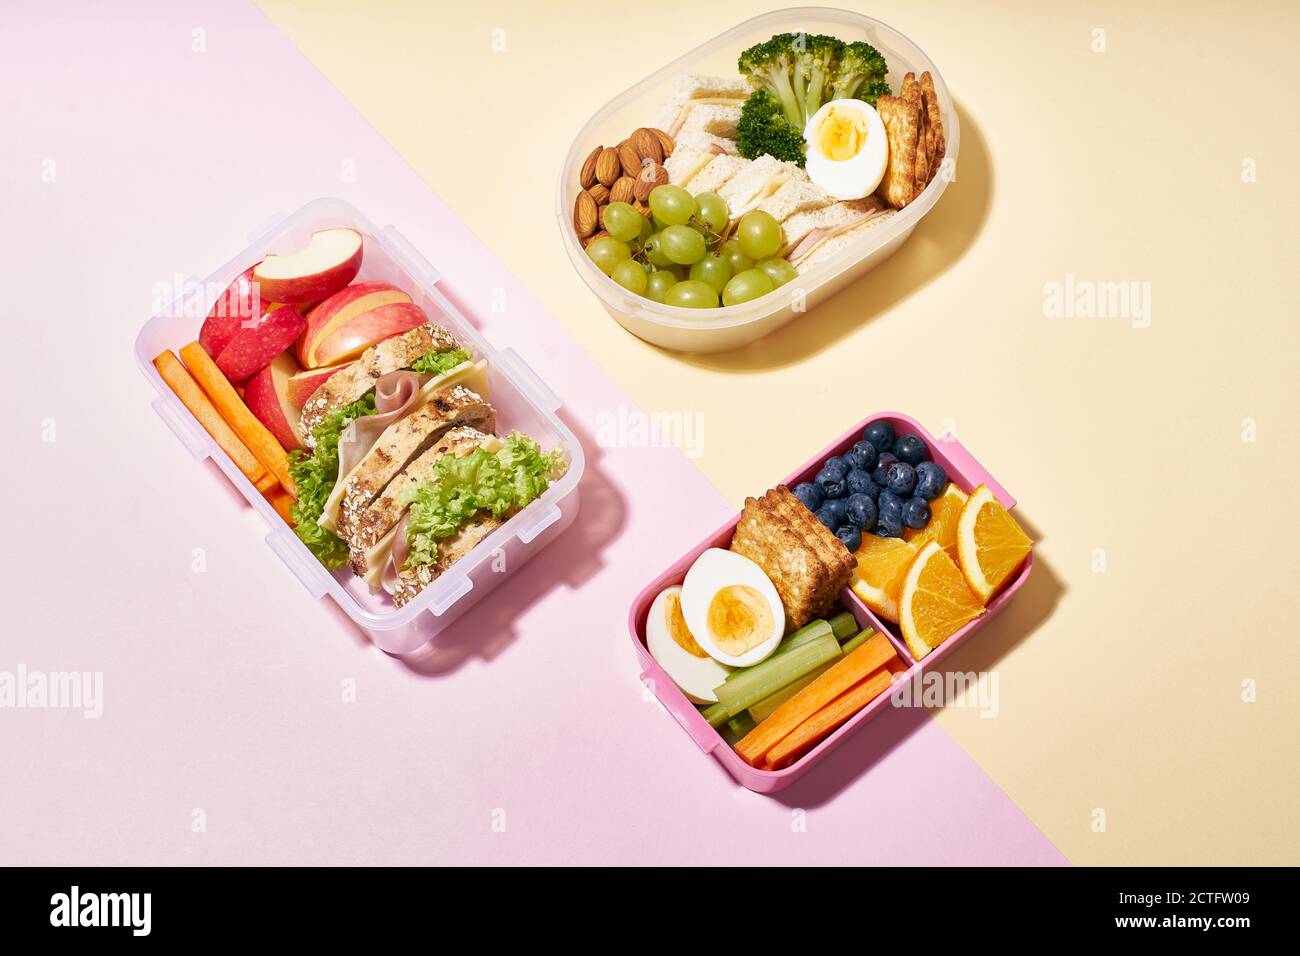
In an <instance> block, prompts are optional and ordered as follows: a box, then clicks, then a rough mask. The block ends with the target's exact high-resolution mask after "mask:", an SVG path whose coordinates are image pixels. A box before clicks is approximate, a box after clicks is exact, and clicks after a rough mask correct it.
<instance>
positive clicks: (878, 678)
mask: <svg viewBox="0 0 1300 956" xmlns="http://www.w3.org/2000/svg"><path fill="white" fill-rule="evenodd" d="M893 682H894V675H893V674H891V673H890V672H889V667H888V666H885V667H882V668H880V669H879V670H876V671H872V673H871V676H869V677H868V678H867V679H866V680H864V681H862V683H860V684H855V685H853V687H851V688H850V689H849V690H847V691H846V692H845V693H843V694H841V695H840V696H839V697H836V698H835V699H834V700H833V701H831V702H830V703H829V704H827V705H826V706H825V707H823V708H822V709H821V710H819V711H817V713H815V714H813V715H812V716H811V717H809V718H808V719H807V720H805V721H804V722H803V723H802V724H800V725H799V726H798V727H796V728H795V729H794V731H793V732H791V733H790V734H788V735H787V736H786V738H785V739H784V740H782V741H781V742H780V743H779V744H777V745H776V746H775V747H773V748H772V749H771V750H769V751H768V752H767V769H769V770H780V769H781V768H782V767H788V766H789V765H790V764H792V763H794V762H795V761H796V760H798V759H799V758H800V757H802V756H803V755H804V753H805V752H807V751H809V750H811V749H812V748H813V747H815V746H816V745H817V744H819V743H820V742H821V741H822V740H823V739H824V738H825V737H827V736H829V735H830V734H831V732H832V731H834V730H835V728H837V727H838V726H839V725H840V724H842V723H844V721H846V720H848V719H849V718H850V717H852V716H853V715H854V714H856V713H857V712H858V711H860V710H861V709H862V708H863V707H866V706H867V704H869V703H871V702H872V701H873V700H875V699H876V698H877V697H879V696H880V695H881V694H883V693H884V692H885V691H886V690H888V689H889V685H890V684H892V683H893Z"/></svg>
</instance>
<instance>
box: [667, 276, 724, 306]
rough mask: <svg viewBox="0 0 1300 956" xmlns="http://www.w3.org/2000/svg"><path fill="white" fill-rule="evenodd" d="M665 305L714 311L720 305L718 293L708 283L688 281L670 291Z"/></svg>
mask: <svg viewBox="0 0 1300 956" xmlns="http://www.w3.org/2000/svg"><path fill="white" fill-rule="evenodd" d="M664 304H665V305H676V306H680V307H681V308H683V309H713V308H717V305H718V292H717V290H716V289H714V288H713V286H711V285H709V284H708V283H707V282H700V281H698V280H696V279H687V280H686V281H685V282H678V283H677V284H675V285H673V286H671V287H670V288H669V289H668V294H667V295H665V296H664Z"/></svg>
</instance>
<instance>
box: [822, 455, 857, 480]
mask: <svg viewBox="0 0 1300 956" xmlns="http://www.w3.org/2000/svg"><path fill="white" fill-rule="evenodd" d="M849 468H850V465H849V463H848V462H846V461H845V460H844V459H843V458H827V459H826V461H825V462H824V463H823V464H822V471H824V472H825V473H826V474H828V475H834V476H835V477H836V478H837V479H839V480H843V478H844V476H845V475H847V474H848V473H849Z"/></svg>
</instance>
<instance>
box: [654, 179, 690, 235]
mask: <svg viewBox="0 0 1300 956" xmlns="http://www.w3.org/2000/svg"><path fill="white" fill-rule="evenodd" d="M650 211H651V212H652V213H654V217H655V219H657V220H659V222H661V223H663V224H664V225H665V226H684V225H686V223H688V222H690V221H691V216H692V215H694V213H695V199H694V198H693V197H692V196H691V194H690V193H688V192H687V191H686V190H685V189H683V188H682V187H681V186H656V187H655V188H654V189H652V190H651V191H650Z"/></svg>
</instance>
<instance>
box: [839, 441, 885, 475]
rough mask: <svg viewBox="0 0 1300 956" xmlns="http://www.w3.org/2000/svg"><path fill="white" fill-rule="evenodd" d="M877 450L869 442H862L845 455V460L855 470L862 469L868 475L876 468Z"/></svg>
mask: <svg viewBox="0 0 1300 956" xmlns="http://www.w3.org/2000/svg"><path fill="white" fill-rule="evenodd" d="M877 457H878V456H877V455H876V448H875V446H874V445H872V444H871V442H869V441H860V442H858V443H857V444H856V445H854V446H853V447H852V448H850V449H849V450H848V451H846V452H845V453H844V460H845V461H847V462H848V463H849V464H850V465H852V466H853V467H854V468H861V469H862V470H863V471H865V472H867V473H868V474H870V473H871V469H873V468H875V467H876V458H877Z"/></svg>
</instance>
